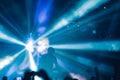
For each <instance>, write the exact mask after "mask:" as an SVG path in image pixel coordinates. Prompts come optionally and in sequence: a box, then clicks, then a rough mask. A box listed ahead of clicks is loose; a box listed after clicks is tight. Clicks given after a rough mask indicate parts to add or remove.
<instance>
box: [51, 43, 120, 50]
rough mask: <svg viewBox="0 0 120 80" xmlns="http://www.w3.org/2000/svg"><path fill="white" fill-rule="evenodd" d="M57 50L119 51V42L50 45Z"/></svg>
mask: <svg viewBox="0 0 120 80" xmlns="http://www.w3.org/2000/svg"><path fill="white" fill-rule="evenodd" d="M51 46H52V47H54V48H57V49H71V50H98V51H115V52H116V51H120V41H101V42H88V43H75V44H59V45H51Z"/></svg>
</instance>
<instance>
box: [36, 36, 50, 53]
mask: <svg viewBox="0 0 120 80" xmlns="http://www.w3.org/2000/svg"><path fill="white" fill-rule="evenodd" d="M37 44H38V45H37V51H38V52H43V51H45V50H46V49H47V48H48V47H49V40H48V39H47V38H43V39H40V40H39V41H38V42H37Z"/></svg>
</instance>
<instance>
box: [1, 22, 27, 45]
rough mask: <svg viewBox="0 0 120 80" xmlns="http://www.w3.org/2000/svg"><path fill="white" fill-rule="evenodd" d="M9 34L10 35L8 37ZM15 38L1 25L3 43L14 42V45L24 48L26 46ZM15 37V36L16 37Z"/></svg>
mask: <svg viewBox="0 0 120 80" xmlns="http://www.w3.org/2000/svg"><path fill="white" fill-rule="evenodd" d="M8 34H9V35H8ZM11 36H13V35H12V34H11V33H10V32H9V31H7V30H6V29H5V28H4V27H3V26H2V25H1V24H0V40H2V41H6V42H8V43H9V42H12V43H16V44H19V45H22V46H25V44H24V43H23V42H21V41H19V40H17V39H15V38H13V37H11ZM14 37H15V36H14Z"/></svg>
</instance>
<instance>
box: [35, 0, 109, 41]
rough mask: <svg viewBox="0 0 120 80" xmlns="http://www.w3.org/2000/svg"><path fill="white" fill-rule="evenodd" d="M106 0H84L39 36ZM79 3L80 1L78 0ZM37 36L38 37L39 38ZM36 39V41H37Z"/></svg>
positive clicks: (51, 31)
mask: <svg viewBox="0 0 120 80" xmlns="http://www.w3.org/2000/svg"><path fill="white" fill-rule="evenodd" d="M107 1H108V0H104V1H103V0H85V1H84V2H83V4H82V6H81V5H78V6H77V7H76V8H75V9H74V10H73V11H70V12H69V13H68V14H67V15H65V16H64V17H62V18H61V19H59V21H57V23H56V24H54V25H53V28H52V29H51V30H50V31H48V32H47V33H46V34H44V35H43V36H41V37H40V38H43V37H46V36H48V35H50V34H51V33H53V32H55V31H56V30H58V29H60V28H62V27H64V26H66V25H67V24H69V23H71V22H72V21H73V20H75V19H76V18H80V17H83V16H84V15H85V14H87V13H89V12H90V11H92V10H94V9H96V8H97V7H99V6H100V5H102V4H104V3H105V2H107ZM80 4H81V1H80ZM40 38H38V39H40ZM38 39H37V40H36V41H38Z"/></svg>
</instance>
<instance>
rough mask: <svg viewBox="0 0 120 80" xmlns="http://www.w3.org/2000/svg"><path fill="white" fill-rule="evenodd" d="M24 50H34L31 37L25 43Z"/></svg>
mask: <svg viewBox="0 0 120 80" xmlns="http://www.w3.org/2000/svg"><path fill="white" fill-rule="evenodd" d="M26 50H27V51H29V52H33V51H34V42H33V39H31V38H30V39H29V40H28V43H27V44H26Z"/></svg>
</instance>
